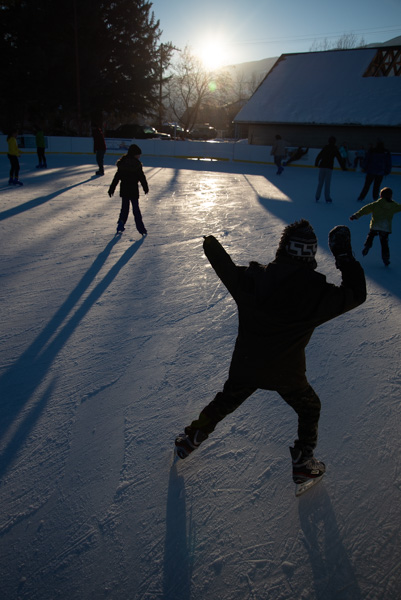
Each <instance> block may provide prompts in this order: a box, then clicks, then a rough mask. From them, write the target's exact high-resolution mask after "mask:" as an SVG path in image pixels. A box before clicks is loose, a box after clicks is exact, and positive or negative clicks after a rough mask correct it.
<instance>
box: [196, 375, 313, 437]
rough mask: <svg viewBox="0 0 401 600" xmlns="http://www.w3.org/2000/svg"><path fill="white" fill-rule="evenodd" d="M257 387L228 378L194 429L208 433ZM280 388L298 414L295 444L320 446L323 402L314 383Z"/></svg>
mask: <svg viewBox="0 0 401 600" xmlns="http://www.w3.org/2000/svg"><path fill="white" fill-rule="evenodd" d="M257 389H258V388H255V387H252V386H250V385H245V384H239V383H235V382H232V381H230V379H228V380H227V381H226V383H225V384H224V387H223V391H222V392H219V393H218V394H216V396H215V398H214V400H212V402H210V404H208V405H207V406H206V407H205V408H204V409H203V410H202V411H201V413H200V415H199V417H198V419H196V420H195V421H192V423H191V425H190V427H191V429H200V430H201V431H202V432H203V433H204V434H205V435H206V437H208V435H209V434H210V433H212V431H214V429H215V427H216V425H217V423H219V422H220V421H222V420H223V419H224V418H225V417H226V416H227V415H229V414H230V413H232V412H234V411H235V409H236V408H238V407H239V406H240V405H241V404H242V403H243V402H244V401H245V400H246V399H247V398H249V396H250V395H251V394H253V393H254V392H255V391H256V390H257ZM276 391H277V392H278V393H279V394H280V396H281V397H282V398H283V400H285V402H287V404H289V405H290V406H291V408H293V409H294V410H295V412H296V413H297V415H298V439H296V440H295V446H297V447H298V448H301V449H302V448H305V447H309V448H312V449H314V448H316V445H317V437H318V424H319V417H320V408H321V404H320V400H319V397H318V396H317V394H316V392H315V391H314V390H313V388H312V386H310V385H309V384H308V385H307V387H305V388H303V389H300V390H295V391H293V392H288V391H285V392H284V391H280V390H276Z"/></svg>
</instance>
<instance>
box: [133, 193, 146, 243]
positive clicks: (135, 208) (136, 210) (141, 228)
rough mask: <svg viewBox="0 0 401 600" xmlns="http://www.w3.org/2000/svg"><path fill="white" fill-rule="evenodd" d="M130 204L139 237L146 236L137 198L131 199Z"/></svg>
mask: <svg viewBox="0 0 401 600" xmlns="http://www.w3.org/2000/svg"><path fill="white" fill-rule="evenodd" d="M131 204H132V212H133V214H134V218H135V225H136V228H137V230H138V231H139V233H140V234H141V235H146V233H147V231H146V227H145V225H144V224H143V221H142V214H141V210H140V208H139V201H138V198H131Z"/></svg>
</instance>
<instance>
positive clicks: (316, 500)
mask: <svg viewBox="0 0 401 600" xmlns="http://www.w3.org/2000/svg"><path fill="white" fill-rule="evenodd" d="M320 485H322V484H320ZM314 492H315V493H313V492H312V493H310V492H308V494H306V495H305V497H301V498H300V499H299V506H298V511H299V520H300V524H301V528H302V531H303V534H304V538H303V542H304V545H305V551H306V553H307V554H308V555H309V561H310V564H311V567H312V573H313V585H314V589H315V595H314V597H316V598H317V599H318V600H340V599H341V600H362V598H363V596H362V593H361V590H360V588H359V585H358V581H357V578H356V575H355V570H354V567H353V565H352V563H351V561H350V559H349V558H348V555H347V551H346V549H345V548H344V545H343V543H342V540H341V534H340V531H339V529H338V525H337V520H336V516H335V513H334V510H333V506H332V504H331V501H330V498H329V496H328V494H327V492H326V491H325V489H324V487H320V488H319V490H317V489H316V490H314ZM309 494H311V495H309Z"/></svg>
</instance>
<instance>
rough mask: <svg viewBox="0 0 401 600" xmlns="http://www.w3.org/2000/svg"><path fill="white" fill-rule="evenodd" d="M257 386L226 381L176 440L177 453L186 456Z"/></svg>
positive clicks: (182, 456)
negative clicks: (221, 388) (220, 390)
mask: <svg viewBox="0 0 401 600" xmlns="http://www.w3.org/2000/svg"><path fill="white" fill-rule="evenodd" d="M256 389H257V388H254V387H251V386H247V385H241V384H234V383H231V382H230V380H228V381H226V383H225V384H224V388H223V391H222V392H219V393H218V394H216V396H215V398H214V400H212V402H210V404H208V405H207V406H206V407H205V408H204V409H203V410H202V411H201V413H200V415H199V417H198V418H197V419H195V420H194V421H192V423H191V424H190V425H189V426H188V427H185V434H184V435H180V436H178V437H177V438H176V440H175V445H176V451H177V455H178V456H179V457H180V458H182V459H183V458H186V457H187V456H189V454H191V452H193V451H194V450H196V448H198V446H199V445H200V444H201V443H202V442H204V441H205V440H206V439H207V438H208V437H209V434H210V433H212V431H214V429H215V427H216V425H217V423H219V422H220V421H221V420H222V419H224V417H226V416H227V415H229V414H230V413H232V412H233V411H234V410H235V409H236V408H238V407H239V406H240V405H241V404H242V403H243V402H244V400H246V399H247V398H248V397H249V396H250V395H251V394H253V392H255V391H256Z"/></svg>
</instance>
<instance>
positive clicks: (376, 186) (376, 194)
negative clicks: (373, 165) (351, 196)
mask: <svg viewBox="0 0 401 600" xmlns="http://www.w3.org/2000/svg"><path fill="white" fill-rule="evenodd" d="M382 181H383V175H375V176H374V179H373V200H378V199H379V198H380V187H381V184H382Z"/></svg>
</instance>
